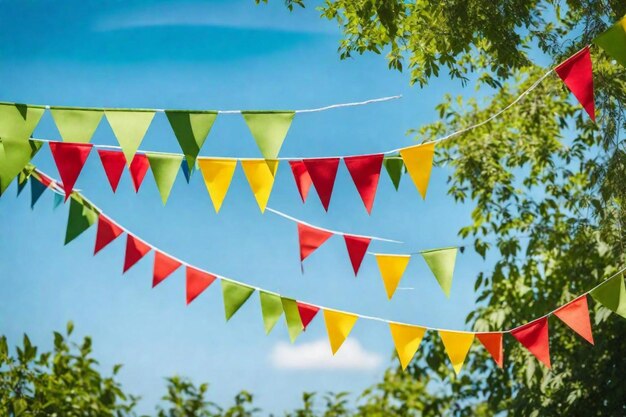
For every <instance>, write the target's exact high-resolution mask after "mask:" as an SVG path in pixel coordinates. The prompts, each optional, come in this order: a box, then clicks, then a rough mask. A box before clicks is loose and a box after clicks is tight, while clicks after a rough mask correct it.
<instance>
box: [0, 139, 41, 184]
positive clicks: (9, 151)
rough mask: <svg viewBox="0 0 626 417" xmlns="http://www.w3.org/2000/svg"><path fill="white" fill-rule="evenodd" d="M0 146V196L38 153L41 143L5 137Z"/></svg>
mask: <svg viewBox="0 0 626 417" xmlns="http://www.w3.org/2000/svg"><path fill="white" fill-rule="evenodd" d="M1 144H2V146H0V195H2V194H3V193H4V192H5V191H6V189H7V188H8V187H9V185H10V184H11V182H12V181H13V180H14V179H15V177H17V176H18V174H19V173H20V172H21V171H22V170H23V169H24V168H25V167H26V164H28V163H29V162H30V160H31V159H33V157H34V156H35V155H36V154H37V152H39V149H41V146H42V144H43V142H40V141H35V140H28V139H25V138H15V137H6V138H3V139H2V142H1Z"/></svg>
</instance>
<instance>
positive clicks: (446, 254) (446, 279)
mask: <svg viewBox="0 0 626 417" xmlns="http://www.w3.org/2000/svg"><path fill="white" fill-rule="evenodd" d="M457 249H458V248H442V249H432V250H427V251H422V252H420V253H421V255H422V256H423V257H424V260H425V261H426V263H427V264H428V267H429V268H430V270H431V271H432V272H433V274H434V275H435V278H437V281H438V282H439V285H440V286H441V289H442V290H443V292H444V293H445V294H446V297H450V288H452V275H453V274H454V263H455V261H456V252H457Z"/></svg>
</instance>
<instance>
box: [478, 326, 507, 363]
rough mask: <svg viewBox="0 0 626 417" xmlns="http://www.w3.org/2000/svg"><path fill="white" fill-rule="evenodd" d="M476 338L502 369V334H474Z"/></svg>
mask: <svg viewBox="0 0 626 417" xmlns="http://www.w3.org/2000/svg"><path fill="white" fill-rule="evenodd" d="M476 338H477V339H478V340H479V341H480V343H482V345H483V346H484V347H485V349H487V352H489V354H490V355H491V357H492V358H493V360H494V361H495V362H496V364H498V367H499V368H502V365H503V364H504V350H503V348H502V333H498V332H493V333H476Z"/></svg>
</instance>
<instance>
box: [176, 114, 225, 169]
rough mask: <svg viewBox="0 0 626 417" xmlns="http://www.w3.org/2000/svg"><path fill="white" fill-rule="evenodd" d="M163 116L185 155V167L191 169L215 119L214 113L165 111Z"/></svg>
mask: <svg viewBox="0 0 626 417" xmlns="http://www.w3.org/2000/svg"><path fill="white" fill-rule="evenodd" d="M165 115H166V116H167V120H169V122H170V126H172V130H173V131H174V134H175V135H176V139H178V143H179V144H180V148H181V149H182V150H183V153H184V154H185V159H186V160H187V167H188V168H190V169H191V168H193V167H194V165H195V163H196V158H197V157H198V154H199V153H200V148H202V145H204V141H205V140H206V138H207V136H208V135H209V132H210V131H211V128H212V127H213V123H214V122H215V119H216V118H217V112H216V111H204V112H189V111H183V110H166V111H165Z"/></svg>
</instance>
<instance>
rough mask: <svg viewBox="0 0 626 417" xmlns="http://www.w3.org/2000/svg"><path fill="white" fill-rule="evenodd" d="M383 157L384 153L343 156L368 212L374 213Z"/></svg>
mask: <svg viewBox="0 0 626 417" xmlns="http://www.w3.org/2000/svg"><path fill="white" fill-rule="evenodd" d="M383 159H384V155H383V154H377V155H361V156H349V157H345V158H343V161H344V162H345V163H346V168H348V171H349V172H350V176H351V177H352V181H354V185H355V186H356V189H357V191H358V192H359V195H360V196H361V200H363V204H365V209H366V210H367V213H368V214H371V213H372V206H373V205H374V197H376V189H377V187H378V179H379V178H380V169H381V168H382V166H383Z"/></svg>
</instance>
